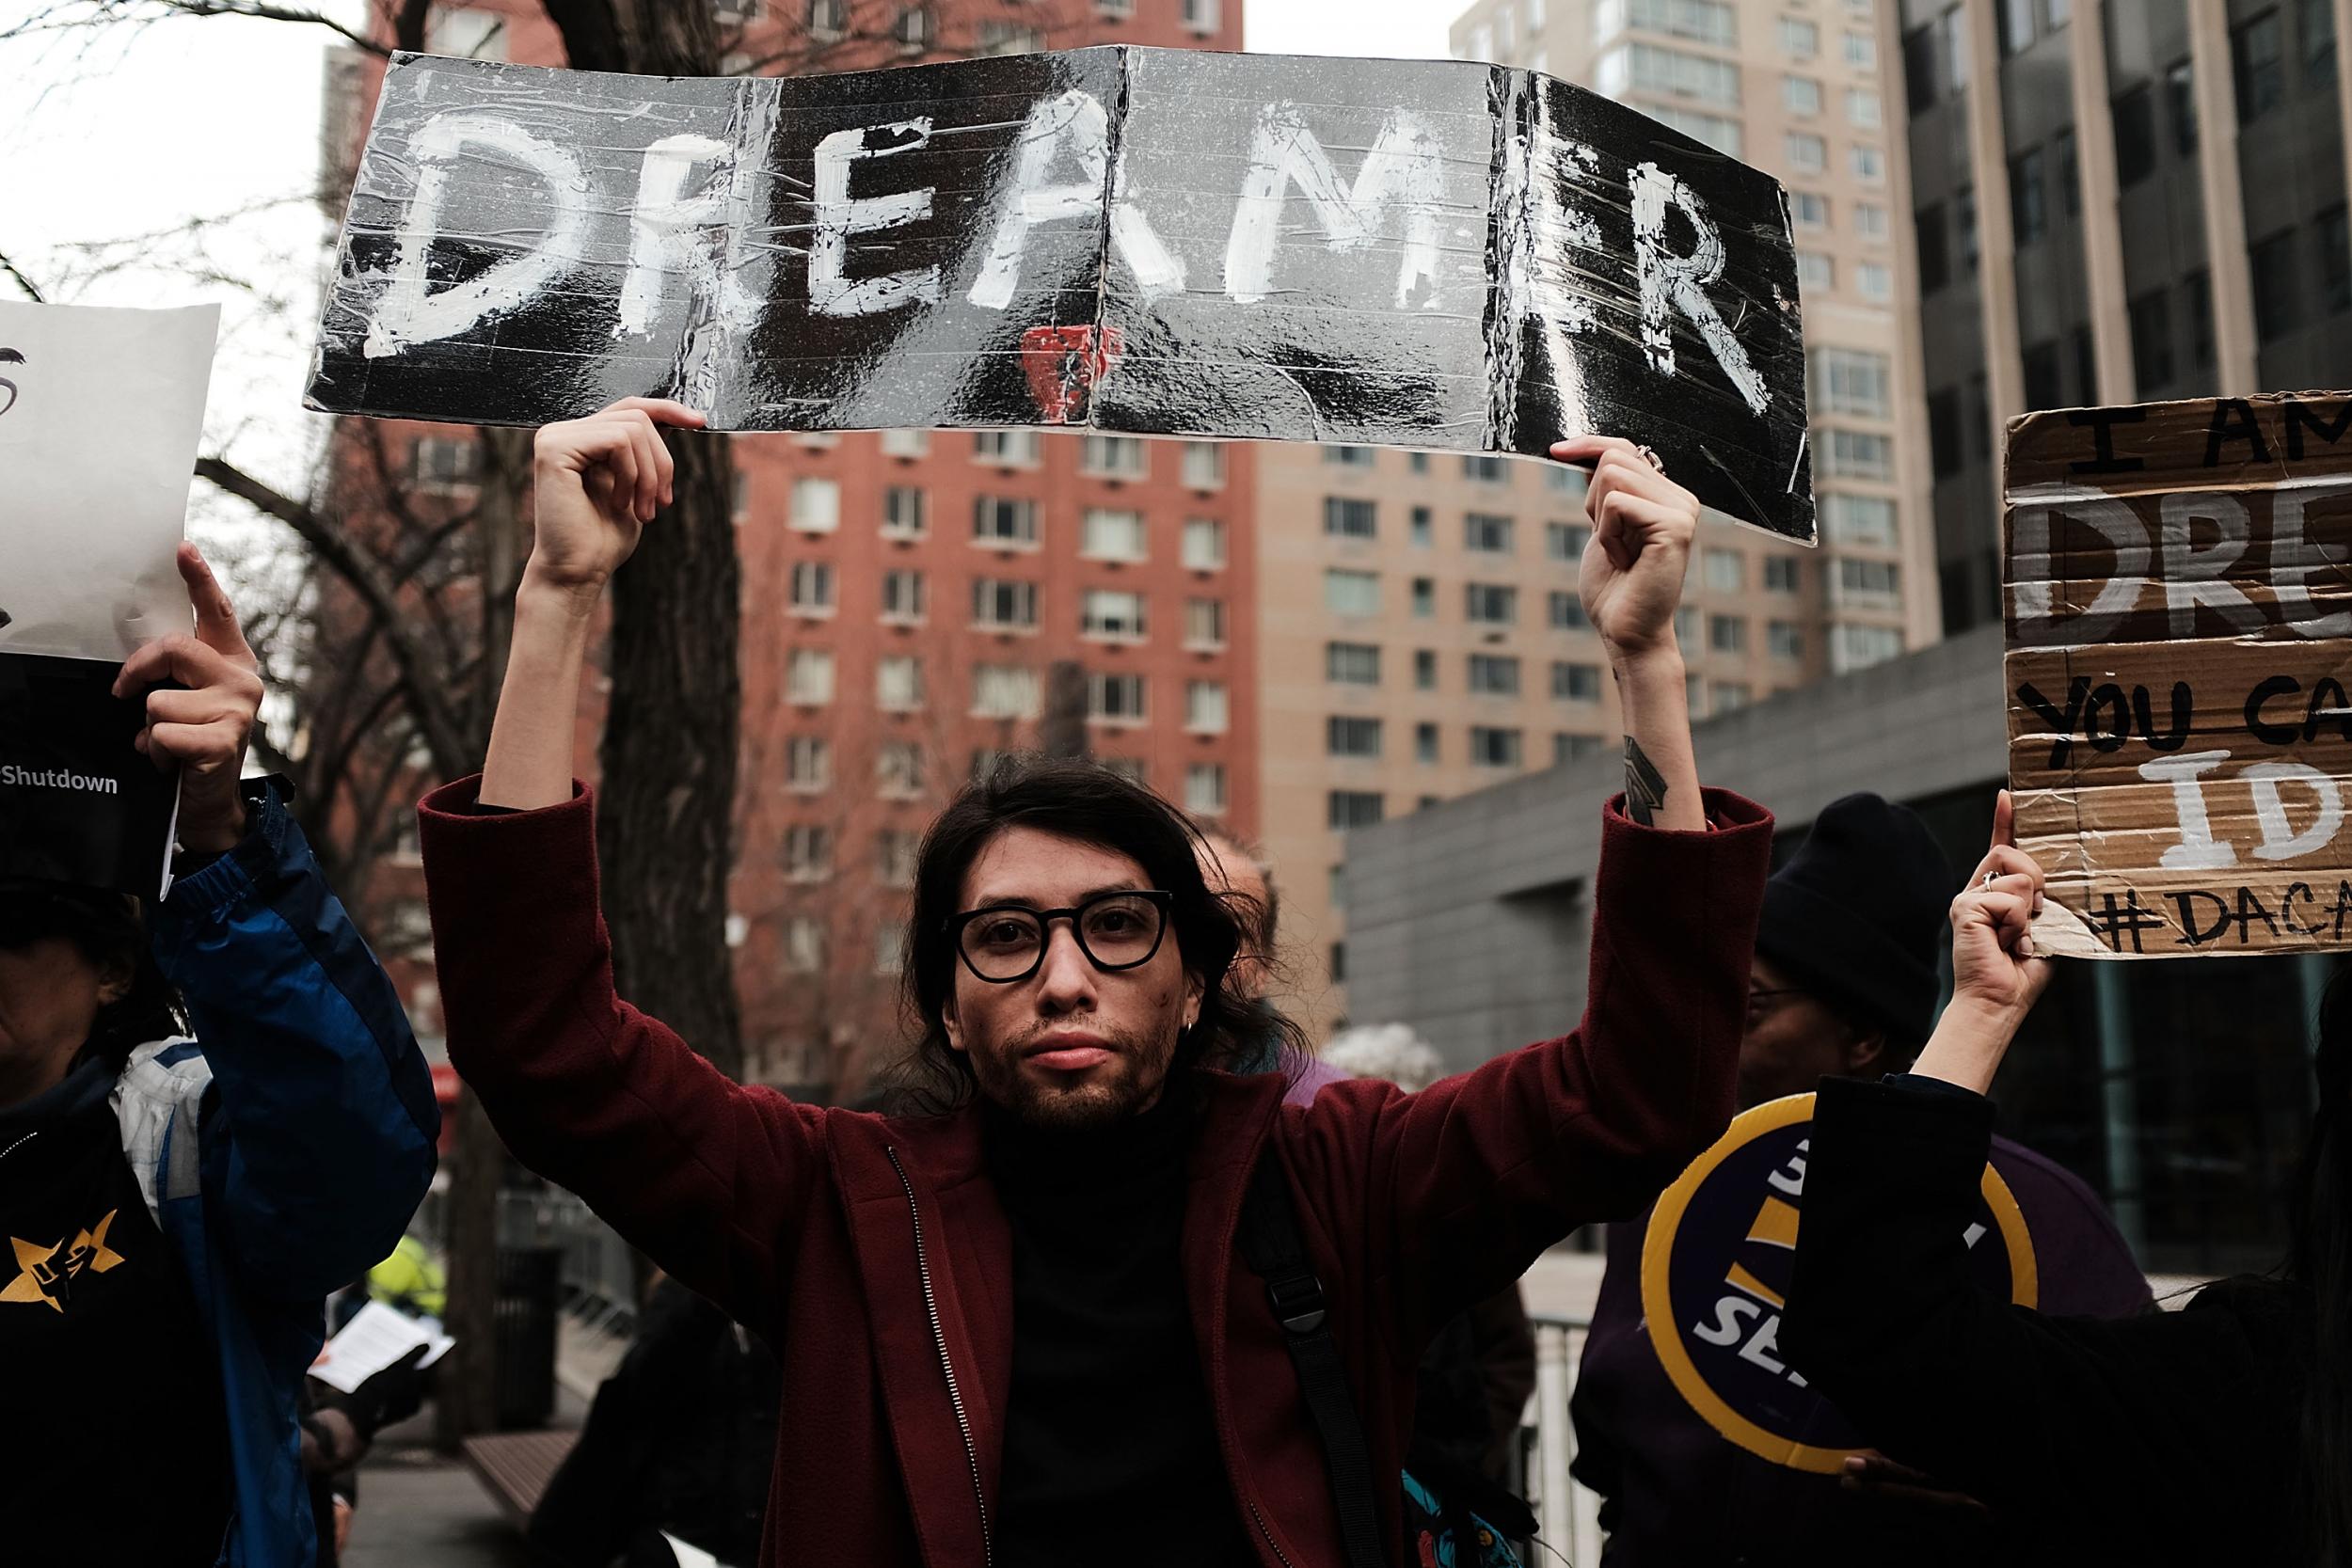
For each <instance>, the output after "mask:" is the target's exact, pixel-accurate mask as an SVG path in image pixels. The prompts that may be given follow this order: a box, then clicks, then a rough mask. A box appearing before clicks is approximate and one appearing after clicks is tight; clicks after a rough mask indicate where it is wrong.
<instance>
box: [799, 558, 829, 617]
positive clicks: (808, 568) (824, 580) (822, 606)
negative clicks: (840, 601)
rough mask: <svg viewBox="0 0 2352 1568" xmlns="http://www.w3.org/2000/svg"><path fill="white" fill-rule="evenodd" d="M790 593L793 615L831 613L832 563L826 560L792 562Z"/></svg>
mask: <svg viewBox="0 0 2352 1568" xmlns="http://www.w3.org/2000/svg"><path fill="white" fill-rule="evenodd" d="M791 594H792V601H791V602H792V612H793V613H794V614H795V615H831V614H832V613H833V611H834V599H833V563H832V562H827V561H796V562H793V563H792V588H791Z"/></svg>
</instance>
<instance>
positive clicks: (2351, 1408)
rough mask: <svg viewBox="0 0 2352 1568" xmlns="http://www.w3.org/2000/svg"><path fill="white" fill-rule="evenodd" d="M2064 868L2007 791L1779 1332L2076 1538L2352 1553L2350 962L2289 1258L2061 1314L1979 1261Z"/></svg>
mask: <svg viewBox="0 0 2352 1568" xmlns="http://www.w3.org/2000/svg"><path fill="white" fill-rule="evenodd" d="M2042 881H2043V879H2042V868H2041V867H2040V866H2039V865H2037V864H2036V863H2034V861H2033V860H2032V859H2031V858H2030V857H2029V856H2027V855H2026V854H2025V853H2024V852H2023V851H2022V850H2020V849H2018V848H2017V847H2016V844H2015V839H2014V836H2013V832H2012V816H2011V809H2010V802H2009V797H2008V795H2007V793H2006V792H2004V793H2003V795H2002V797H2001V800H2000V804H1999V806H1998V808H1997V810H1996V816H1995V820H1994V847H1993V849H1992V851H1991V852H1990V853H1989V854H1987V855H1986V856H1985V858H1984V861H1983V863H1981V864H1979V866H1978V868H1977V874H1976V876H1975V877H1974V878H1973V879H1971V881H1970V882H1969V885H1968V886H1967V888H1966V889H1965V890H1964V891H1963V893H1962V894H1961V895H1960V896H1959V897H1958V898H1957V899H1956V900H1954V901H1953V904H1952V911H1951V922H1952V968H1953V997H1952V1002H1951V1005H1950V1006H1948V1007H1947V1008H1946V1009H1945V1011H1944V1015H1943V1017H1942V1019H1941V1020H1940V1021H1939V1022H1937V1024H1936V1027H1935V1032H1934V1034H1933V1035H1932V1036H1931V1037H1930V1039H1929V1041H1928V1044H1927V1048H1926V1049H1925V1050H1924V1051H1922V1052H1921V1053H1920V1054H1919V1059H1918V1061H1917V1062H1916V1063H1915V1064H1914V1066H1913V1067H1912V1069H1911V1071H1910V1072H1908V1073H1905V1074H1901V1075H1899V1076H1897V1077H1893V1078H1889V1079H1887V1080H1886V1081H1885V1082H1883V1083H1879V1084H1867V1083H1857V1082H1852V1081H1849V1080H1841V1079H1830V1080H1825V1081H1824V1082H1823V1083H1822V1085H1821V1088H1820V1102H1819V1105H1818V1107H1817V1109H1816V1112H1815V1115H1814V1118H1813V1143H1812V1148H1811V1151H1810V1159H1809V1164H1808V1166H1807V1169H1806V1173H1805V1191H1804V1227H1803V1228H1802V1229H1801V1230H1800V1231H1799V1232H1798V1236H1797V1250H1796V1269H1795V1275H1794V1278H1793V1281H1792V1284H1791V1288H1790V1290H1789V1291H1788V1312H1787V1316H1786V1318H1785V1320H1784V1322H1783V1323H1782V1327H1781V1335H1780V1348H1781V1351H1782V1354H1784V1356H1785V1357H1786V1359H1787V1360H1788V1363H1789V1365H1790V1366H1792V1367H1793V1368H1795V1369H1796V1370H1799V1371H1801V1372H1803V1373H1804V1375H1805V1376H1806V1377H1807V1378H1809V1379H1811V1380H1812V1381H1813V1383H1814V1384H1815V1385H1816V1386H1818V1387H1820V1390H1821V1392H1822V1393H1823V1394H1825V1395H1826V1396H1828V1398H1830V1399H1831V1400H1833V1401H1834V1402H1836V1404H1837V1406H1838V1408H1839V1409H1840V1410H1842V1411H1844V1412H1846V1413H1847V1414H1848V1415H1849V1416H1851V1417H1852V1418H1854V1419H1856V1420H1857V1421H1859V1422H1861V1423H1862V1424H1863V1425H1864V1426H1865V1427H1866V1428H1867V1430H1868V1431H1870V1432H1871V1433H1873V1434H1875V1435H1877V1436H1878V1437H1879V1439H1880V1441H1881V1442H1882V1443H1883V1445H1884V1446H1885V1448H1886V1449H1888V1450H1889V1451H1891V1452H1896V1453H1899V1454H1901V1455H1902V1456H1903V1457H1904V1459H1905V1460H1906V1462H1908V1463H1910V1464H1912V1465H1917V1466H1919V1467H1920V1468H1922V1469H1925V1470H1928V1471H1931V1472H1932V1473H1933V1474H1934V1475H1935V1477H1936V1478H1938V1481H1940V1482H1941V1483H1943V1484H1947V1485H1950V1486H1956V1487H1959V1488H1962V1489H1963V1490H1964V1491H1965V1492H1966V1493H1967V1494H1968V1495H1969V1496H1971V1497H1977V1498H1979V1499H1981V1500H1982V1501H1983V1502H1984V1503H1986V1504H1987V1505H1988V1506H1990V1507H1991V1508H1992V1509H1994V1512H1996V1513H1999V1514H2000V1515H2002V1516H2003V1518H2004V1519H2006V1520H2008V1521H2009V1522H2010V1524H2011V1525H2013V1526H2020V1527H2023V1528H2025V1530H2026V1532H2027V1534H2028V1536H2029V1538H2031V1539H2032V1540H2034V1542H2035V1544H2036V1545H2037V1547H2038V1548H2039V1550H2040V1553H2041V1556H2042V1558H2045V1559H2046V1560H2050V1561H2054V1562H2085V1563H2087V1562H2230V1563H2246V1564H2249V1565H2251V1564H2261V1565H2271V1564H2277V1565H2279V1568H2338V1565H2340V1564H2344V1563H2345V1562H2352V1124H2348V1118H2352V981H2347V979H2346V977H2345V974H2344V973H2343V972H2339V974H2338V975H2337V977H2336V980H2335V982H2334V983H2333V984H2332V985H2331V986H2330V987H2329V989H2328V997H2327V1001H2326V1003H2325V1005H2324V1006H2323V1007H2322V1009H2321V1013H2320V1027H2319V1034H2320V1043H2319V1051H2318V1056H2317V1068H2318V1077H2319V1096H2318V1106H2319V1109H2318V1114H2317V1116H2316V1117H2315V1119H2314V1121H2313V1124H2312V1139H2311V1143H2310V1145H2309V1147H2308V1148H2307V1149H2306V1150H2305V1161H2306V1164H2305V1177H2304V1182H2303V1187H2302V1191H2301V1195H2300V1200H2299V1202H2298V1203H2297V1205H2296V1216H2295V1232H2294V1250H2293V1253H2292V1255H2291V1256H2290V1258H2289V1259H2288V1260H2287V1264H2286V1266H2285V1268H2284V1269H2283V1270H2281V1271H2280V1272H2279V1273H2278V1274H2276V1275H2266V1276H2263V1277H2253V1278H2236V1279H2224V1280H2220V1281H2217V1282H2216V1283H2214V1284H2212V1285H2209V1286H2207V1287H2205V1288H2204V1289H2203V1290H2202V1291H2199V1292H2198V1293H2197V1295H2196V1296H2195V1297H2194V1298H2193V1299H2192V1300H2191V1301H2190V1302H2189V1303H2188V1305H2187V1307H2185V1309H2183V1310H2181V1311H2177V1312H2157V1313H2151V1314H2149V1315H2147V1316H2144V1317H2138V1318H2131V1319H2126V1320H2123V1321H2121V1322H2101V1321H2097V1320H2093V1319H2088V1318H2069V1317H2058V1316H2052V1315H2047V1314H2043V1313H2039V1312H2034V1311H2030V1310H2028V1309H2026V1308H2024V1307H2015V1306H2011V1305H2010V1304H2008V1303H2006V1302H2001V1301H1995V1300H1993V1299H1991V1298H1990V1297H1988V1296H1986V1295H1985V1294H1983V1293H1982V1292H1980V1291H1979V1290H1978V1289H1977V1287H1976V1286H1975V1284H1974V1283H1973V1281H1972V1279H1971V1277H1970V1273H1969V1268H1968V1263H1967V1243H1966V1240H1965V1234H1964V1233H1965V1231H1966V1230H1967V1228H1968V1226H1969V1223H1970V1220H1971V1218H1972V1217H1973V1213H1974V1206H1975V1203H1976V1198H1977V1192H1978V1182H1979V1175H1980V1173H1981V1172H1982V1170H1983V1169H1984V1163H1985V1153H1986V1149H1987V1147H1988V1145H1989V1144H1990V1142H1991V1138H1992V1128H1993V1119H1994V1108H1993V1102H1992V1101H1990V1100H1989V1099H1987V1098H1986V1096H1987V1094H1988V1093H1989V1091H1990V1090H1991V1088H1992V1085H1993V1079H1994V1073H1995V1072H1996V1071H1997V1070H1998V1069H1999V1067H2000V1065H2001V1059H2002V1056H2003V1055H2004V1054H2005V1053H2006V1052H2007V1051H2008V1049H2009V1045H2010V1040H2011V1039H2012V1038H2014V1037H2015V1036H2016V1033H2017V1029H2018V1026H2019V1025H2020V1024H2021V1023H2023V1022H2024V1021H2025V1019H2026V1015H2027V1014H2028V1013H2029V1012H2030V1011H2031V1010H2032V1009H2033V1006H2034V1003H2035V1002H2036V1001H2037V1000H2038V999H2039V998H2040V996H2041V995H2042V991H2043V990H2044V989H2045V988H2046V987H2047V986H2048V984H2049V981H2050V970H2051V962H2050V960H2049V959H2046V958H2038V957H2036V956H2035V954H2034V948H2033V941H2032V937H2031V935H2030V929H2029V928H2030V925H2031V922H2032V919H2033V917H2034V915H2035V913H2036V912H2037V911H2039V910H2040V909H2041V906H2042Z"/></svg>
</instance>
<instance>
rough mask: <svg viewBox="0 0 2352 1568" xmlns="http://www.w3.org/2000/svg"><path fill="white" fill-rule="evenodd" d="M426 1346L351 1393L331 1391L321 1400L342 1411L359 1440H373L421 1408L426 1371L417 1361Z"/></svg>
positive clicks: (377, 1373) (421, 1358)
mask: <svg viewBox="0 0 2352 1568" xmlns="http://www.w3.org/2000/svg"><path fill="white" fill-rule="evenodd" d="M426 1349H427V1347H426V1346H423V1345H419V1346H418V1347H417V1348H416V1349H414V1350H412V1351H410V1352H409V1353H408V1354H405V1355H404V1356H402V1357H401V1358H400V1359H399V1360H397V1361H395V1362H393V1363H392V1364H391V1365H390V1366H389V1367H387V1368H385V1369H384V1370H382V1371H380V1372H376V1373H374V1374H373V1375H372V1376H371V1377H369V1378H368V1379H367V1380H366V1381H364V1382H363V1383H361V1384H360V1385H359V1386H358V1387H357V1388H354V1389H353V1390H352V1391H351V1392H350V1393H348V1394H342V1393H332V1392H330V1393H328V1394H327V1395H326V1397H325V1398H324V1399H323V1400H321V1403H323V1404H329V1405H332V1406H334V1407H335V1408H336V1409H338V1410H340V1411H342V1413H343V1415H344V1417H345V1418H348V1419H349V1420H350V1422H351V1424H352V1427H353V1428H354V1429H355V1430H356V1431H357V1432H358V1433H359V1436H360V1437H361V1439H363V1440H365V1441H373V1440H374V1437H375V1434H376V1433H377V1432H379V1431H381V1430H382V1429H383V1428H385V1427H388V1426H390V1425H391V1424H392V1423H394V1422H395V1421H405V1420H406V1419H407V1418H409V1417H411V1416H413V1415H415V1414H416V1413H417V1412H418V1411H419V1410H420V1409H421V1408H422V1407H423V1405H424V1384H425V1376H426V1374H425V1372H424V1371H423V1370H422V1369H421V1368H420V1367H419V1366H418V1365H417V1363H419V1362H420V1361H422V1360H423V1359H424V1353H425V1350H426Z"/></svg>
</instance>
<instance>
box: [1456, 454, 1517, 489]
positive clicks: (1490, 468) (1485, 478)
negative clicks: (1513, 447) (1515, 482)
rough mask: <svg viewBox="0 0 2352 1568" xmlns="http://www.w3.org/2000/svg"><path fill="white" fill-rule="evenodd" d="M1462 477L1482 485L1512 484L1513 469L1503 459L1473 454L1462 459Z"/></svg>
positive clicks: (1489, 455)
mask: <svg viewBox="0 0 2352 1568" xmlns="http://www.w3.org/2000/svg"><path fill="white" fill-rule="evenodd" d="M1462 477H1463V478H1464V479H1467V480H1472V481H1475V482H1476V483H1480V484H1508V483H1511V469H1510V466H1509V465H1508V464H1507V463H1505V462H1504V461H1503V460H1502V458H1500V457H1496V456H1494V455H1492V454H1491V453H1487V454H1478V453H1473V454H1471V455H1470V456H1466V457H1464V458H1463V459H1462Z"/></svg>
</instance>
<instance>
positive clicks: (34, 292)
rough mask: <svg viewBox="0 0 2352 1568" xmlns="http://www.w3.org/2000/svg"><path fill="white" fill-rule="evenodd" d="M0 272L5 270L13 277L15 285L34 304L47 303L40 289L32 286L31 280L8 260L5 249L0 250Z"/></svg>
mask: <svg viewBox="0 0 2352 1568" xmlns="http://www.w3.org/2000/svg"><path fill="white" fill-rule="evenodd" d="M0 272H5V273H7V274H8V276H9V277H11V278H14V279H15V280H16V286H17V287H18V288H20V289H22V290H24V293H25V296H26V297H27V298H29V299H30V300H31V301H32V302H33V303H34V304H35V305H46V304H48V303H49V302H48V301H47V300H45V299H43V298H42V297H41V293H40V290H39V289H37V288H35V287H34V286H33V280H32V279H31V278H29V277H25V276H24V274H23V273H21V272H19V271H17V270H16V263H15V262H14V261H9V260H8V252H7V251H5V250H0Z"/></svg>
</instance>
